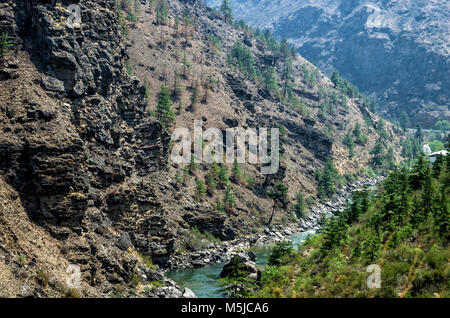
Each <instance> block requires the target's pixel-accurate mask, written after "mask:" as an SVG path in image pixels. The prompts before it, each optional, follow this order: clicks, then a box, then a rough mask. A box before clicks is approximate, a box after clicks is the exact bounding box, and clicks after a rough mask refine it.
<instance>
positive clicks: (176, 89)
mask: <svg viewBox="0 0 450 318" xmlns="http://www.w3.org/2000/svg"><path fill="white" fill-rule="evenodd" d="M182 91H183V87H182V84H181V78H180V75H178V73H177V71H176V70H175V72H174V79H173V89H172V96H173V98H174V99H175V100H178V99H179V98H180V97H181V94H182Z"/></svg>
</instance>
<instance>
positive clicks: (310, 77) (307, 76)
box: [302, 63, 319, 87]
mask: <svg viewBox="0 0 450 318" xmlns="http://www.w3.org/2000/svg"><path fill="white" fill-rule="evenodd" d="M302 72H303V78H304V80H305V83H306V84H307V85H309V86H311V87H313V86H315V85H316V84H317V82H318V77H319V71H318V70H317V68H315V67H314V68H312V70H311V68H310V66H308V65H307V64H306V63H305V64H303V65H302Z"/></svg>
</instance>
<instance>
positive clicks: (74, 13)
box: [66, 4, 81, 29]
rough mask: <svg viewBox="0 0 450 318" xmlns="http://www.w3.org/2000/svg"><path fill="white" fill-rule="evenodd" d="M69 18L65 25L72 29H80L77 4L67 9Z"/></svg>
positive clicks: (79, 9)
mask: <svg viewBox="0 0 450 318" xmlns="http://www.w3.org/2000/svg"><path fill="white" fill-rule="evenodd" d="M67 11H69V13H70V16H69V18H68V19H67V22H66V25H67V26H68V27H69V28H72V29H78V28H80V27H81V8H80V6H79V5H77V4H71V5H69V6H68V7H67Z"/></svg>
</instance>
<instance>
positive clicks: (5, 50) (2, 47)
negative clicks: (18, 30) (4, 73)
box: [0, 32, 14, 62]
mask: <svg viewBox="0 0 450 318" xmlns="http://www.w3.org/2000/svg"><path fill="white" fill-rule="evenodd" d="M13 46H14V44H13V42H12V41H10V40H9V37H8V33H7V32H3V33H2V39H1V42H0V62H3V60H4V59H5V57H6V55H7V54H9V52H10V50H11V48H12V47H13Z"/></svg>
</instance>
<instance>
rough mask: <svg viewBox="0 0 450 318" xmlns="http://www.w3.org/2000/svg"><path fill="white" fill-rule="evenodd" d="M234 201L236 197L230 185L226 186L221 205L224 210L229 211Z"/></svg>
mask: <svg viewBox="0 0 450 318" xmlns="http://www.w3.org/2000/svg"><path fill="white" fill-rule="evenodd" d="M235 203H236V198H235V196H234V193H233V191H232V190H231V187H230V186H227V188H226V189H225V193H224V196H223V205H224V207H225V209H226V210H228V211H230V210H231V209H232V208H233V206H234V205H235Z"/></svg>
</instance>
